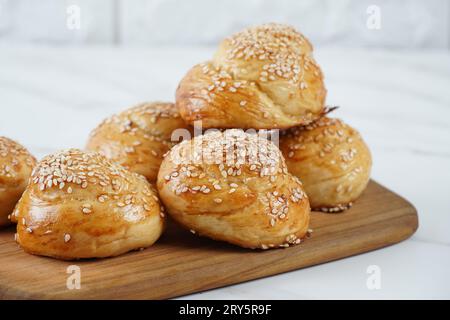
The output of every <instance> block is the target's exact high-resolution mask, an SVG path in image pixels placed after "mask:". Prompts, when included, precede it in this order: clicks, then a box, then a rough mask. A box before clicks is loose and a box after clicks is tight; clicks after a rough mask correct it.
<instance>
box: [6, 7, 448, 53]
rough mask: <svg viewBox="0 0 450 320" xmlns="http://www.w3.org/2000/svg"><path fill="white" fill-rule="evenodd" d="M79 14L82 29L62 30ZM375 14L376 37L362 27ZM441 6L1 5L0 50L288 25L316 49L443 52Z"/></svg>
mask: <svg viewBox="0 0 450 320" xmlns="http://www.w3.org/2000/svg"><path fill="white" fill-rule="evenodd" d="M74 4H75V5H78V6H79V7H80V9H81V16H80V18H81V29H79V30H69V29H68V28H67V26H66V23H67V18H68V13H67V12H66V10H67V7H68V6H70V5H74ZM370 5H377V6H379V8H380V10H381V29H380V30H370V29H368V28H367V26H366V22H367V19H368V14H367V12H366V11H367V8H368V7H369V6H370ZM449 16H450V1H447V0H428V1H422V0H397V1H389V0H300V1H299V0H277V1H275V0H227V1H223V0H220V1H218V0H184V1H182V0H132V1H125V0H39V1H34V0H0V43H17V42H19V43H23V42H26V43H27V42H31V43H45V44H71V45H73V44H77V45H81V44H119V45H152V46H157V45H185V44H188V45H205V44H206V45H207V44H215V43H217V42H218V41H219V39H221V38H223V37H224V36H226V35H228V34H230V33H232V32H235V31H237V30H240V29H242V28H243V27H244V26H248V25H252V24H258V23H262V22H269V21H276V22H284V23H289V24H292V25H294V26H296V27H297V28H298V29H300V30H301V31H302V32H304V33H305V34H306V35H307V36H308V37H309V38H310V39H311V40H312V41H313V43H315V44H318V45H321V44H327V45H341V46H352V47H354V46H369V47H387V48H409V49H411V48H440V49H443V48H445V49H449V43H450V22H449Z"/></svg>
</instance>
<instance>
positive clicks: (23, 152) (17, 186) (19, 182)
mask: <svg viewBox="0 0 450 320" xmlns="http://www.w3.org/2000/svg"><path fill="white" fill-rule="evenodd" d="M35 164H36V159H35V158H34V157H33V156H32V155H31V154H30V153H29V152H28V150H27V149H25V148H24V147H22V146H21V145H20V144H18V143H17V142H15V141H13V140H11V139H8V138H6V137H0V227H2V226H5V225H8V224H10V221H9V220H8V216H9V215H10V214H11V213H12V212H13V210H14V206H15V205H16V203H17V201H19V199H20V197H21V196H22V193H23V192H24V191H25V188H26V187H27V184H28V180H29V178H30V174H31V171H32V170H33V167H34V165H35Z"/></svg>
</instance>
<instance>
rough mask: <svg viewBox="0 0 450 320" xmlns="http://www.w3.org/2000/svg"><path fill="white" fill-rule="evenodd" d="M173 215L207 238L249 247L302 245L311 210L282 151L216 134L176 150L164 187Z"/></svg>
mask: <svg viewBox="0 0 450 320" xmlns="http://www.w3.org/2000/svg"><path fill="white" fill-rule="evenodd" d="M157 186H158V190H159V194H160V197H161V200H162V202H163V203H164V204H165V205H166V209H167V211H168V213H169V214H170V215H171V217H173V218H174V219H175V220H176V221H178V222H179V223H180V224H181V225H182V226H184V227H186V228H187V229H190V230H191V231H192V232H194V233H197V234H199V235H201V236H207V237H210V238H212V239H216V240H222V241H227V242H230V243H233V244H236V245H239V246H241V247H246V248H252V249H254V248H261V249H268V248H274V247H288V246H289V245H294V244H298V243H300V242H301V239H302V238H304V237H305V236H306V235H307V232H308V224H309V213H310V208H309V202H308V198H307V196H306V194H305V193H304V192H303V188H302V185H301V182H300V181H299V179H297V178H296V177H294V176H292V175H291V174H290V173H288V171H287V167H286V164H285V161H284V158H283V156H282V155H281V152H280V150H279V149H278V148H277V147H276V146H275V144H273V143H272V142H270V141H268V140H266V139H265V138H262V137H260V136H258V135H255V134H248V133H244V132H243V131H242V130H238V129H232V130H226V131H224V132H220V131H213V132H208V133H206V134H204V135H202V136H197V137H195V138H193V139H192V140H186V141H183V142H182V143H180V144H178V145H176V146H175V147H173V148H172V150H171V151H170V152H169V153H168V155H167V156H166V157H165V159H164V161H163V162H162V164H161V169H160V171H159V174H158V182H157Z"/></svg>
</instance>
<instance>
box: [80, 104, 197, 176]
mask: <svg viewBox="0 0 450 320" xmlns="http://www.w3.org/2000/svg"><path fill="white" fill-rule="evenodd" d="M187 128H188V126H187V125H186V124H185V122H184V121H183V119H181V117H180V114H179V113H178V110H177V109H176V107H175V105H174V104H173V103H167V102H153V103H142V104H140V105H138V106H136V107H133V108H131V109H128V110H126V111H124V112H122V113H120V114H117V115H113V116H112V117H110V118H108V119H106V120H105V121H104V122H103V123H102V124H100V126H99V127H97V128H96V129H95V130H94V131H93V132H92V133H91V136H90V139H89V141H88V144H87V147H86V148H87V150H90V151H96V152H98V153H100V154H102V155H104V156H105V157H107V158H108V159H111V160H113V161H115V162H117V163H119V164H120V165H122V166H124V167H125V168H126V169H129V170H131V171H133V172H137V173H139V174H142V175H144V176H145V177H146V178H147V180H148V181H150V182H156V176H157V175H158V170H159V166H160V164H161V161H162V158H163V155H164V154H165V153H166V152H167V151H168V150H169V149H170V148H171V147H172V146H173V145H174V143H175V142H178V141H174V142H173V141H171V135H172V133H173V131H174V130H176V129H187Z"/></svg>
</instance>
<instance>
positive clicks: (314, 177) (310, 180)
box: [280, 117, 372, 212]
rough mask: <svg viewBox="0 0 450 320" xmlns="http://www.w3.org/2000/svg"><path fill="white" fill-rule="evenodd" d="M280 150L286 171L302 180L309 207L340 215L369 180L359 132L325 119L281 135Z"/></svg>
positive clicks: (367, 158)
mask: <svg viewBox="0 0 450 320" xmlns="http://www.w3.org/2000/svg"><path fill="white" fill-rule="evenodd" d="M280 149H281V151H282V152H283V154H284V155H285V157H286V163H287V166H288V168H289V172H291V173H292V174H294V175H296V176H297V177H298V178H299V179H301V180H302V182H303V185H304V187H305V191H306V193H307V194H308V197H309V201H310V203H311V207H312V208H313V209H314V210H321V211H324V212H340V211H343V210H345V209H347V208H349V207H350V206H351V204H352V203H353V202H354V201H355V200H356V199H357V198H358V197H359V196H360V195H361V193H362V192H363V191H364V189H365V188H366V186H367V183H368V182H369V179H370V170H371V167H372V158H371V154H370V151H369V148H368V147H367V145H366V144H365V143H364V141H363V140H362V138H361V136H360V134H359V133H358V131H356V130H355V129H353V128H352V127H350V126H349V125H347V124H345V123H344V122H343V121H341V120H339V119H332V118H328V117H324V118H322V119H320V120H318V121H316V122H314V123H313V124H311V125H309V126H306V127H299V128H292V129H289V130H287V131H286V132H284V133H282V135H281V138H280Z"/></svg>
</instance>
